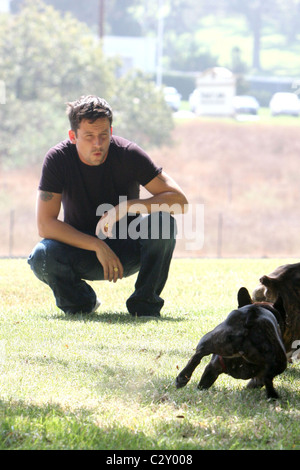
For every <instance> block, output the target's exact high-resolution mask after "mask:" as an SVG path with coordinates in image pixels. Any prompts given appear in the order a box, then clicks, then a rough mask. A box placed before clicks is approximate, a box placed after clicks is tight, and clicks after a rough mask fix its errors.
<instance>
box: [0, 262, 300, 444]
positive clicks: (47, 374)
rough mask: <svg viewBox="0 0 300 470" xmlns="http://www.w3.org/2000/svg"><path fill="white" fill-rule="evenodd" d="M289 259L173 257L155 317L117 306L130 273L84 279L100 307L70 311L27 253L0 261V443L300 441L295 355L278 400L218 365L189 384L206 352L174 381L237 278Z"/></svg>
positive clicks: (278, 382) (250, 277)
mask: <svg viewBox="0 0 300 470" xmlns="http://www.w3.org/2000/svg"><path fill="white" fill-rule="evenodd" d="M286 261H288V260H283V259H281V260H278V259H272V260H271V259H269V260H267V259H264V260H255V259H252V260H238V259H236V260H230V259H227V260H215V259H210V260H209V259H207V260H205V259H194V260H184V259H174V260H173V262H172V266H171V271H170V276H169V280H168V283H167V286H166V287H165V290H164V298H165V307H164V310H163V315H162V318H161V320H158V321H157V320H148V321H146V320H142V319H138V320H136V319H133V318H131V317H130V316H129V315H128V314H127V313H126V308H125V300H126V298H127V297H128V296H129V295H130V293H131V292H132V288H133V284H134V281H135V277H131V278H128V279H125V280H123V281H121V282H119V283H118V284H116V285H112V284H110V283H93V285H94V287H95V289H96V291H97V294H98V296H99V297H100V298H101V299H102V306H101V307H100V309H99V311H98V313H96V314H93V315H92V316H88V317H85V316H82V315H76V316H72V317H68V316H65V315H64V314H63V313H61V312H60V311H59V310H58V309H57V308H56V307H55V305H54V301H53V298H52V294H51V292H50V290H49V289H48V287H47V286H45V285H43V284H42V283H40V282H39V281H38V280H37V279H36V278H35V277H34V275H33V274H32V273H31V271H30V268H29V266H28V265H27V263H26V260H24V259H13V260H12V259H6V260H5V259H2V260H0V295H1V307H0V324H1V329H0V331H1V337H0V370H1V393H0V449H9V450H12V449H19V450H20V449H35V450H37V449H43V450H45V449H51V450H54V449H72V450H75V449H91V450H96V449H102V450H123V449H127V450H147V449H148V450H163V449H168V450H200V449H212V450H214V449H232V450H237V449H300V437H299V418H300V412H299V405H300V394H299V382H300V371H299V364H297V363H295V364H292V365H289V367H288V369H287V370H286V371H285V372H284V373H283V374H282V375H281V376H279V377H277V378H276V379H275V386H276V388H277V390H278V392H279V393H280V396H281V399H280V400H278V401H275V402H269V401H267V400H266V397H265V390H264V389H262V390H246V389H245V386H246V382H245V381H238V380H234V379H233V378H231V377H228V376H225V375H222V376H220V377H219V379H218V381H217V382H216V383H215V385H214V386H213V387H212V388H211V389H210V390H208V391H199V390H197V388H196V385H197V383H198V380H199V379H200V376H201V373H202V371H203V369H204V366H205V364H206V363H207V361H208V358H206V359H205V360H203V362H202V363H201V364H200V366H199V367H198V369H197V370H196V371H195V373H194V375H193V377H192V379H191V381H190V383H189V384H188V385H187V386H186V387H185V388H184V389H181V390H176V388H175V386H174V379H175V377H176V375H177V374H178V372H179V370H181V369H182V367H183V366H184V365H185V364H186V362H187V360H188V359H189V358H190V356H191V354H192V353H193V350H194V348H195V347H196V345H197V343H198V340H199V339H200V337H201V336H202V335H203V334H204V333H206V332H207V331H209V330H210V329H212V328H213V327H214V326H215V325H216V324H217V323H219V322H220V321H222V320H223V319H224V317H225V316H226V315H227V313H229V311H231V310H232V309H233V308H235V307H236V294H237V290H238V289H239V287H240V286H242V285H245V286H247V287H248V288H249V290H250V291H252V289H254V287H255V286H256V285H257V281H258V278H259V277H260V276H261V275H262V274H265V273H269V272H270V271H271V270H273V269H274V268H275V267H276V266H278V265H280V264H283V263H285V262H286ZM294 262H295V261H294Z"/></svg>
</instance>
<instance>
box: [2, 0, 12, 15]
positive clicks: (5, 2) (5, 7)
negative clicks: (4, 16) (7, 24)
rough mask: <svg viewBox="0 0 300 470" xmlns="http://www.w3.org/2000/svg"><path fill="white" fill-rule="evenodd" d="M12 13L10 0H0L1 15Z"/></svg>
mask: <svg viewBox="0 0 300 470" xmlns="http://www.w3.org/2000/svg"><path fill="white" fill-rule="evenodd" d="M9 11H10V0H0V13H7V12H9Z"/></svg>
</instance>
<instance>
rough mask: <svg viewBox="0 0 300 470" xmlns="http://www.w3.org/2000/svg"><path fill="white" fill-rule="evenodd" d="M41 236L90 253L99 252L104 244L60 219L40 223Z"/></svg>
mask: <svg viewBox="0 0 300 470" xmlns="http://www.w3.org/2000/svg"><path fill="white" fill-rule="evenodd" d="M39 234H40V236H41V237H43V238H50V239H52V240H57V241H60V242H62V243H66V244H67V245H71V246H76V247H77V248H82V249H84V250H90V251H97V249H98V248H99V244H101V243H103V242H102V241H101V240H99V239H97V238H96V237H94V236H92V235H87V234H85V233H83V232H80V231H79V230H77V229H76V228H74V227H72V226H71V225H69V224H67V223H65V222H62V221H61V220H58V219H52V220H48V221H47V222H44V223H40V224H39Z"/></svg>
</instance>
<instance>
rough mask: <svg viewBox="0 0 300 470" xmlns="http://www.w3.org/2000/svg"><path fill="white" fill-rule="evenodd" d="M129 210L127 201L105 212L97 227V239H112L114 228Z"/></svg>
mask: <svg viewBox="0 0 300 470" xmlns="http://www.w3.org/2000/svg"><path fill="white" fill-rule="evenodd" d="M127 210H128V209H127V201H123V202H121V203H120V204H118V205H117V206H116V207H112V208H111V209H110V210H109V211H107V212H105V214H103V216H102V217H101V218H100V220H99V222H98V224H97V227H96V231H95V233H96V235H97V237H98V238H100V239H103V238H106V237H108V238H111V237H112V236H113V232H112V230H113V226H114V225H115V223H116V222H118V220H120V219H122V218H123V217H124V216H125V215H126V214H127Z"/></svg>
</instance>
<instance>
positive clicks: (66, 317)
mask: <svg viewBox="0 0 300 470" xmlns="http://www.w3.org/2000/svg"><path fill="white" fill-rule="evenodd" d="M41 316H43V317H44V318H46V319H48V320H51V319H56V320H63V321H70V322H72V321H86V322H89V321H90V322H101V323H124V324H126V323H130V324H133V325H139V324H141V323H145V322H149V321H153V322H158V323H160V322H166V321H168V322H181V321H183V320H185V319H186V317H185V316H181V317H171V316H168V315H162V316H161V317H158V318H153V317H149V318H147V317H134V316H132V315H130V314H129V313H128V312H113V311H108V312H103V313H93V314H82V313H76V314H64V313H56V314H54V315H53V314H52V315H46V314H44V315H41Z"/></svg>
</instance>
